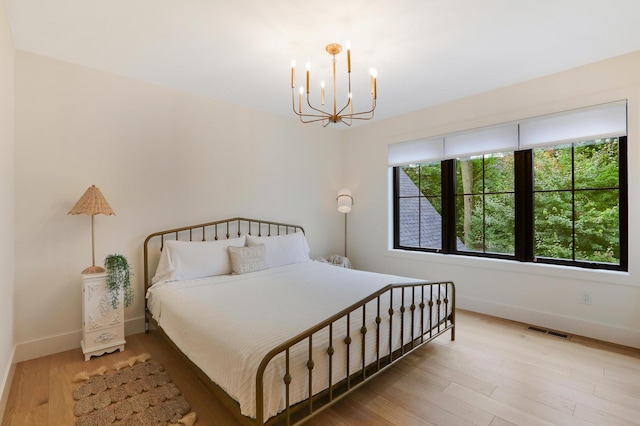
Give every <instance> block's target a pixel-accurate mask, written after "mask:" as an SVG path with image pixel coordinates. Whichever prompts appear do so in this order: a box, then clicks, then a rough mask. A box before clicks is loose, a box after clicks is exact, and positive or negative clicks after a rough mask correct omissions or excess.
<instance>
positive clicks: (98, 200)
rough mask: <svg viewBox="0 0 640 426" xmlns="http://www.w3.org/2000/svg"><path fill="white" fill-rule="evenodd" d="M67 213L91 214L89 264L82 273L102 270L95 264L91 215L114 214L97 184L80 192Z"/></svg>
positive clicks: (102, 269) (96, 272) (95, 272)
mask: <svg viewBox="0 0 640 426" xmlns="http://www.w3.org/2000/svg"><path fill="white" fill-rule="evenodd" d="M67 214H88V215H91V260H92V264H91V266H89V267H87V268H85V269H84V270H83V271H82V273H83V274H99V273H101V272H104V268H103V267H101V266H96V246H95V238H94V233H93V217H94V216H95V215H97V214H106V215H115V213H114V211H113V210H112V209H111V206H109V203H108V202H107V200H105V198H104V196H103V195H102V192H100V190H99V189H98V187H97V186H95V185H91V186H90V187H89V189H87V190H86V191H85V193H84V194H82V197H80V199H79V200H78V202H77V203H76V205H75V206H73V208H72V209H71V210H70V211H69V213H67Z"/></svg>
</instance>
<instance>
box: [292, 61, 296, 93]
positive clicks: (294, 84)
mask: <svg viewBox="0 0 640 426" xmlns="http://www.w3.org/2000/svg"><path fill="white" fill-rule="evenodd" d="M294 87H296V61H295V60H293V61H291V88H292V89H293V88H294Z"/></svg>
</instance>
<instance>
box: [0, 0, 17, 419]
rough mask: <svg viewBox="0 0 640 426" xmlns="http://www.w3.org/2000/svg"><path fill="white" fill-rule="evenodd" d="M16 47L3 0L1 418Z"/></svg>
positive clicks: (9, 301) (8, 348)
mask: <svg viewBox="0 0 640 426" xmlns="http://www.w3.org/2000/svg"><path fill="white" fill-rule="evenodd" d="M13 170H14V49H13V43H12V40H11V33H10V31H9V23H8V21H7V15H6V12H5V8H4V2H3V1H2V0H0V233H1V234H2V238H0V271H2V274H0V419H1V418H2V414H3V412H4V407H5V405H6V402H7V396H8V394H9V389H8V388H9V384H10V382H11V376H12V374H11V372H12V366H13V350H14V349H13V348H14V340H13V324H14V323H13V289H14V260H15V256H14V248H13V210H14V198H13Z"/></svg>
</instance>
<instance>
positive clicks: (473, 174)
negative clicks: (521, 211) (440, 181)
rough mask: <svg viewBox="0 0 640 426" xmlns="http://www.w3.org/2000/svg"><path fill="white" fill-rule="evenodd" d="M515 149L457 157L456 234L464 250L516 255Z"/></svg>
mask: <svg viewBox="0 0 640 426" xmlns="http://www.w3.org/2000/svg"><path fill="white" fill-rule="evenodd" d="M513 166H514V164H513V152H508V153H497V154H487V155H479V156H474V157H465V158H459V159H457V160H456V200H455V201H456V235H457V236H458V237H459V238H460V239H461V240H462V242H463V244H464V249H459V251H472V252H479V253H504V254H514V252H515V236H514V232H513V230H514V226H515V223H514V220H515V191H514V179H513V176H514V169H513Z"/></svg>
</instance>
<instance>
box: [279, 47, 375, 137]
mask: <svg viewBox="0 0 640 426" xmlns="http://www.w3.org/2000/svg"><path fill="white" fill-rule="evenodd" d="M346 47H347V76H348V83H349V84H348V88H349V91H348V92H347V98H346V101H344V103H343V104H342V105H343V106H341V107H340V109H338V99H337V93H336V55H337V54H339V53H340V52H341V51H342V46H340V45H339V44H337V43H332V44H329V45H327V47H326V50H327V53H329V54H330V55H331V56H333V59H332V62H333V111H331V110H329V111H325V109H324V105H325V94H324V89H325V82H324V81H322V82H321V83H320V98H321V103H322V107H320V108H316V107H314V106H313V105H311V99H310V87H309V79H310V73H311V64H310V63H309V62H307V79H306V92H307V96H306V106H305V107H304V112H303V103H304V102H303V97H304V92H305V87H300V92H299V93H300V96H299V98H298V99H299V101H298V108H297V109H296V102H295V87H296V61H295V60H293V61H291V105H292V107H293V112H294V113H295V114H296V115H297V116H298V117H300V121H301V122H303V123H314V122H316V121H321V122H322V126H323V127H326V126H327V125H328V124H329V123H343V124H346V125H347V126H351V124H352V123H353V120H371V119H372V118H373V112H374V110H375V109H376V98H377V88H376V78H377V73H376V71H375V70H374V69H373V68H371V69H370V70H369V72H370V74H371V109H370V110H368V111H362V112H353V95H352V93H351V46H350V44H349V42H347V45H346ZM307 107H308V108H309V112H307V109H306V108H307Z"/></svg>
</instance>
